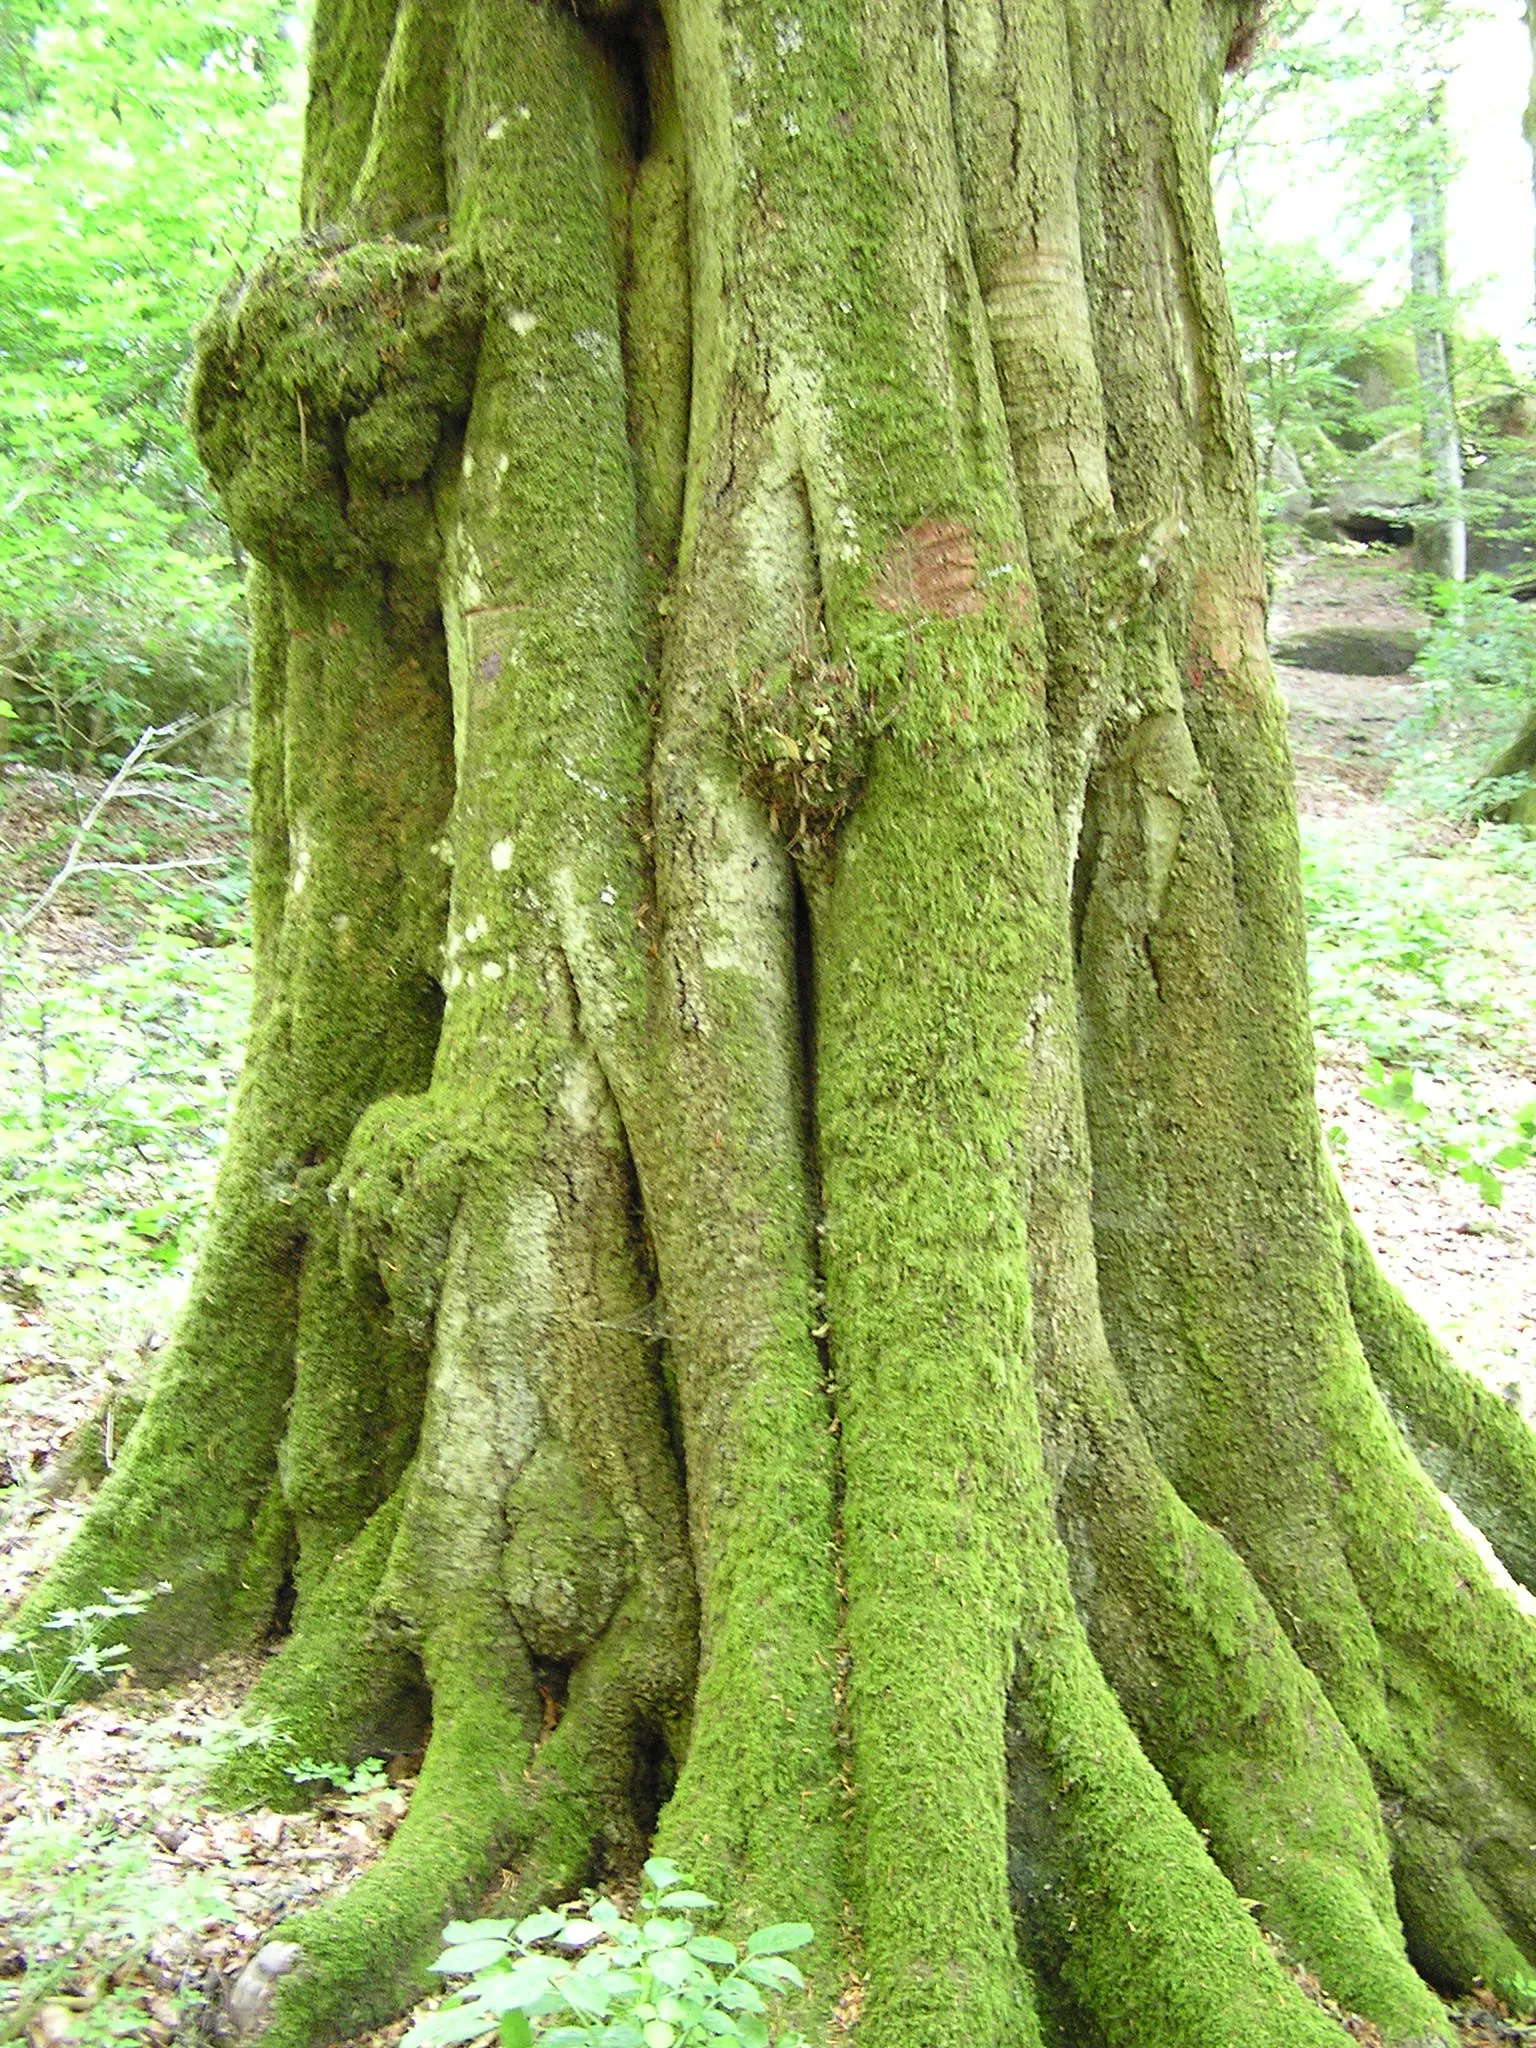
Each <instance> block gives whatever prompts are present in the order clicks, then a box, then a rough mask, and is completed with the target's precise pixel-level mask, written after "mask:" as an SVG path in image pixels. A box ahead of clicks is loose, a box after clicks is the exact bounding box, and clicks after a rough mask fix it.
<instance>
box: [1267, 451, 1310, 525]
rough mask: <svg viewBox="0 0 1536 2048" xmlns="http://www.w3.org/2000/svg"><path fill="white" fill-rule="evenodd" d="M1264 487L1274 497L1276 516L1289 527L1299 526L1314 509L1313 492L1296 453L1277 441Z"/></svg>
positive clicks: (1270, 456)
mask: <svg viewBox="0 0 1536 2048" xmlns="http://www.w3.org/2000/svg"><path fill="white" fill-rule="evenodd" d="M1264 487H1265V489H1266V490H1268V491H1270V492H1272V493H1273V495H1274V501H1275V502H1274V513H1275V516H1276V517H1277V518H1279V519H1283V520H1284V521H1285V522H1286V524H1287V525H1288V526H1296V525H1299V524H1300V523H1301V522H1302V521H1303V520H1304V519H1305V518H1306V516H1307V514H1308V513H1309V512H1310V511H1311V509H1312V491H1311V487H1310V485H1309V484H1308V482H1307V477H1306V472H1305V470H1303V468H1302V466H1301V464H1300V462H1299V461H1298V460H1297V458H1296V452H1295V450H1294V449H1293V448H1291V447H1289V446H1288V445H1287V444H1286V443H1285V442H1284V441H1276V442H1275V443H1274V445H1273V446H1272V447H1271V449H1270V451H1269V461H1268V462H1267V463H1266V465H1265V477H1264Z"/></svg>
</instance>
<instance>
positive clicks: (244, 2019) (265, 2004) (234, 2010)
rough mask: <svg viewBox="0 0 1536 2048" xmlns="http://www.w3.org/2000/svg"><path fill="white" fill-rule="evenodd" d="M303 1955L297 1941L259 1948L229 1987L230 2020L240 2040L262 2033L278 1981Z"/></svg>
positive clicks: (269, 1943)
mask: <svg viewBox="0 0 1536 2048" xmlns="http://www.w3.org/2000/svg"><path fill="white" fill-rule="evenodd" d="M303 1955H304V1951H303V1950H302V1949H301V1948H300V1947H299V1944H298V1943H297V1942H296V1941H269V1942H267V1943H266V1944H265V1946H264V1947H262V1948H259V1949H257V1951H256V1953H255V1955H253V1956H252V1957H251V1960H250V1961H249V1962H248V1963H247V1964H246V1966H245V1968H244V1969H243V1970H242V1971H241V1972H240V1974H239V1976H238V1977H237V1978H236V1979H235V1981H234V1983H233V1984H232V1985H231V1986H230V1991H229V2003H228V2012H229V2021H230V2025H231V2026H232V2027H233V2028H234V2030H235V2033H236V2035H237V2036H238V2037H239V2038H241V2039H246V2040H248V2039H249V2038H250V2037H251V2036H252V2035H254V2034H256V2033H258V2032H259V2031H260V2030H261V2027H262V2026H263V2024H264V2023H265V2021H266V2017H267V2011H268V2008H269V2007H270V2006H271V2003H272V1995H273V1993H274V1992H275V1991H276V1989H277V1984H278V1979H279V1978H280V1977H286V1976H287V1975H288V1972H289V1971H290V1970H293V1969H296V1968H297V1967H298V1965H299V1963H300V1962H301V1961H302V1960H303Z"/></svg>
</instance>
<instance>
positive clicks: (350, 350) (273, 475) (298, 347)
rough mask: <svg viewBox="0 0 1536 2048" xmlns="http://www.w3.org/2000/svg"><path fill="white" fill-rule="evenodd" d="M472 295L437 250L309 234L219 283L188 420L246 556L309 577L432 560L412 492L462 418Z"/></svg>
mask: <svg viewBox="0 0 1536 2048" xmlns="http://www.w3.org/2000/svg"><path fill="white" fill-rule="evenodd" d="M482 294H483V288H482V281H481V278H480V275H479V272H478V270H477V269H476V267H475V266H474V264H473V263H467V262H465V261H464V260H463V259H462V258H457V257H455V256H453V255H452V254H451V253H450V252H445V251H437V250H432V249H423V248H420V247H417V246H415V245H413V244H406V243H397V242H390V241H383V242H359V243H351V244H348V243H337V244H331V243H321V242H319V241H317V240H316V239H315V238H313V237H310V238H306V239H304V240H301V241H299V242H295V243H291V244H289V245H288V246H286V247H284V248H280V249H275V250H273V251H272V252H271V254H270V255H268V256H267V257H266V258H265V259H264V260H263V262H262V263H261V264H260V266H259V267H258V268H257V269H256V270H255V271H254V272H253V273H252V274H251V275H250V276H249V277H244V278H239V279H237V280H236V281H235V283H234V284H233V285H231V287H230V288H229V290H228V291H226V292H225V294H224V296H223V298H222V299H221V300H220V301H219V303H218V305H217V306H216V307H215V308H214V309H213V311H212V312H211V313H210V314H209V316H208V319H207V320H206V321H205V322H204V324H203V328H202V331H201V333H200V334H199V336H198V351H197V364H196V369H195V371H194V375H193V381H192V389H191V394H190V402H189V407H188V416H189V420H190V423H191V426H192V430H193V434H194V436H195V438H196V441H197V448H198V453H199V454H200V455H201V457H202V459H203V462H204V465H205V466H206V468H207V470H208V472H209V475H210V476H211V477H212V479H213V481H214V483H215V485H216V486H217V488H218V491H219V495H220V497H221V499H222V500H223V504H224V509H225V513H226V516H227V517H228V519H229V521H230V525H231V527H232V529H233V530H234V532H235V533H236V534H237V535H238V536H239V537H240V539H241V540H242V541H243V542H244V544H245V545H246V546H247V547H248V548H249V549H250V550H251V551H252V553H254V554H256V555H257V556H258V557H260V558H261V559H262V560H264V561H269V562H271V563H273V564H274V565H276V566H278V567H280V568H283V569H286V570H287V571H288V572H290V573H292V574H294V575H298V576H312V575H313V574H314V573H315V572H316V569H317V567H319V566H321V565H331V566H333V567H335V568H340V569H343V570H345V569H348V568H356V567H359V566H361V565H362V564H363V563H365V562H369V561H377V560H390V561H394V560H398V559H400V558H401V557H402V556H410V555H413V554H417V553H420V552H421V551H422V549H423V547H425V549H426V551H427V552H429V553H430V552H432V550H433V548H434V546H435V543H434V542H433V541H432V540H431V539H430V538H427V539H424V538H423V535H422V534H420V533H418V532H417V531H416V529H417V528H418V527H421V526H422V525H423V523H424V522H425V523H426V524H427V525H430V523H431V521H430V504H429V502H428V495H427V493H426V492H425V491H424V490H423V489H422V488H421V486H422V485H423V484H424V483H425V480H426V479H427V477H428V475H429V473H430V470H431V468H432V465H433V463H434V461H435V460H436V457H437V453H438V450H439V448H440V447H441V445H442V444H443V441H444V439H445V438H447V437H451V435H452V434H453V432H454V430H455V429H456V427H457V426H458V425H459V424H460V423H462V421H463V419H464V416H465V415H466V414H467V412H468V410H469V401H470V396H471V394H472V391H473V388H474V366H475V359H476V354H477V350H478V346H479V331H480V310H481V299H482Z"/></svg>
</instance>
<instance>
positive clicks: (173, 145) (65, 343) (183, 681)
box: [0, 0, 298, 757]
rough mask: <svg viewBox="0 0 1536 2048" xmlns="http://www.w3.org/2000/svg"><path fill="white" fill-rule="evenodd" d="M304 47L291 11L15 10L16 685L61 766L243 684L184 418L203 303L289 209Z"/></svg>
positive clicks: (6, 594)
mask: <svg viewBox="0 0 1536 2048" xmlns="http://www.w3.org/2000/svg"><path fill="white" fill-rule="evenodd" d="M294 39H295V24H294V22H293V21H292V19H291V17H290V15H289V13H288V11H287V10H286V9H285V8H284V7H283V6H282V5H280V4H278V0H224V4H223V5H221V6H220V7H218V8H217V9H214V10H208V9H202V8H188V7H185V6H183V5H181V4H179V0H57V4H55V5H52V6H49V7H48V8H46V9H43V8H26V9H23V8H20V7H18V6H17V5H16V4H15V0H7V4H5V5H4V6H0V52H3V54H0V215H3V217H4V220H5V260H4V263H3V264H0V507H3V508H4V518H3V519H0V685H3V686H4V688H5V691H6V694H7V695H8V696H9V697H10V698H11V700H12V702H13V703H14V705H15V707H16V709H17V710H18V712H19V713H20V714H21V720H22V724H23V727H24V729H25V730H26V731H27V732H28V733H29V735H30V738H31V740H32V742H33V743H34V744H46V746H47V747H48V748H49V749H50V750H51V751H53V752H55V753H59V752H62V753H64V754H66V755H71V756H75V757H79V756H81V755H84V754H91V753H94V752H97V751H100V750H102V749H110V748H113V747H115V746H118V745H120V744H121V742H122V741H123V740H124V739H125V738H126V737H128V736H129V735H130V734H131V732H133V731H135V730H137V729H138V727H139V726H141V725H142V724H144V723H145V722H146V721H147V719H149V718H151V717H153V718H156V719H163V718H165V717H167V716H169V715H172V714H174V713H180V712H183V711H194V712H197V711H207V710H210V709H212V708H214V707H216V706H218V705H221V704H225V703H228V702H229V701H230V700H231V698H232V697H233V696H234V695H235V694H236V693H237V690H238V685H239V678H240V674H241V670H242V667H243V651H242V648H243V639H242V630H241V627H240V623H239V618H238V611H237V604H236V598H235V585H234V576H233V565H232V564H231V562H230V560H229V558H228V541H227V537H226V536H225V534H224V531H223V528H222V526H221V524H220V522H219V521H218V518H217V516H216V514H215V513H214V512H213V510H212V508H211V506H210V504H209V502H208V500H207V498H206V497H205V495H204V487H203V482H202V478H201V474H200V471H199V469H198V465H197V461H196V458H195V456H194V455H193V453H192V449H191V445H190V442H189V440H188V437H187V435H186V432H185V430H184V428H183V426H182V424H181V407H182V400H183V392H184V387H185V381H186V375H187V370H188V366H189V362H190V356H191V337H192V331H193V329H194V327H195V326H196V324H197V321H198V319H199V318H200V317H201V315H202V312H203V309H204V307H205V306H206V305H207V303H208V302H209V301H210V300H211V299H212V298H213V296H214V294H215V292H216V291H217V289H218V288H219V286H220V285H221V284H222V283H223V281H224V279H225V277H226V276H227V274H228V272H229V271H230V269H231V268H233V267H235V266H237V265H244V264H249V262H250V261H251V259H252V258H253V256H254V255H255V254H256V253H257V252H258V251H259V250H260V248H261V247H262V245H263V244H264V242H265V241H267V240H268V239H270V237H271V236H272V234H273V233H274V232H275V231H276V229H277V228H278V227H279V226H280V225H281V224H282V223H283V222H284V220H285V219H286V217H287V216H288V215H289V214H290V212H291V208H292V203H293V192H294V188H295V184H296V160H295V159H296V149H295V143H296V136H297V125H298V124H297V110H296V104H295V98H294V94H295V89H296V82H297V76H298V67H297V65H296V62H295V50H294Z"/></svg>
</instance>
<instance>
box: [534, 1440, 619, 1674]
mask: <svg viewBox="0 0 1536 2048" xmlns="http://www.w3.org/2000/svg"><path fill="white" fill-rule="evenodd" d="M506 1517H507V1545H506V1549H505V1550H504V1551H503V1552H502V1556H501V1589H502V1592H503V1593H504V1594H505V1595H506V1600H507V1605H508V1607H509V1608H510V1609H511V1610H512V1618H513V1620H514V1621H515V1622H516V1623H517V1626H518V1628H519V1630H520V1631H521V1633H522V1637H523V1640H524V1642H525V1643H527V1645H528V1647H529V1649H530V1650H531V1651H532V1652H533V1654H534V1656H535V1657H539V1658H542V1659H544V1660H545V1661H546V1662H549V1663H566V1662H569V1661H570V1660H571V1659H572V1658H575V1657H579V1656H581V1654H582V1653H583V1652H584V1651H586V1650H589V1649H590V1648H591V1647H592V1645H593V1643H595V1642H596V1641H597V1639H598V1637H599V1636H600V1635H601V1634H602V1632H603V1630H604V1629H605V1628H606V1627H607V1626H608V1623H609V1622H610V1621H611V1620H612V1619H613V1614H614V1610H615V1609H616V1608H617V1606H618V1604H619V1602H620V1600H622V1599H623V1597H624V1594H625V1591H626V1589H627V1588H628V1585H629V1582H630V1579H631V1578H632V1577H633V1574H634V1558H633V1553H632V1551H631V1548H630V1542H629V1537H628V1534H627V1533H626V1531H625V1528H624V1524H623V1523H622V1522H621V1521H620V1520H619V1518H618V1516H617V1515H616V1514H615V1513H614V1511H613V1508H612V1507H611V1506H610V1505H609V1503H608V1501H607V1500H606V1499H605V1498H604V1497H603V1495H602V1494H601V1493H599V1492H598V1491H597V1490H596V1488H595V1487H594V1486H592V1485H591V1484H590V1483H589V1482H588V1480H587V1479H586V1478H585V1477H584V1475H583V1474H582V1473H581V1472H580V1471H578V1469H577V1467H576V1465H575V1463H574V1461H573V1460H572V1459H571V1458H570V1457H569V1456H568V1455H567V1454H566V1452H565V1451H563V1450H562V1449H561V1448H560V1446H559V1445H558V1444H553V1443H546V1444H543V1445H541V1446H540V1448H539V1449H538V1450H537V1451H535V1452H534V1454H533V1456H532V1457H531V1458H530V1459H529V1461H528V1463H527V1464H526V1465H525V1466H524V1468H523V1470H522V1472H521V1473H520V1474H519V1475H518V1477H517V1480H516V1481H515V1483H514V1484H513V1485H512V1486H511V1488H510V1489H509V1490H508V1493H507V1500H506Z"/></svg>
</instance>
